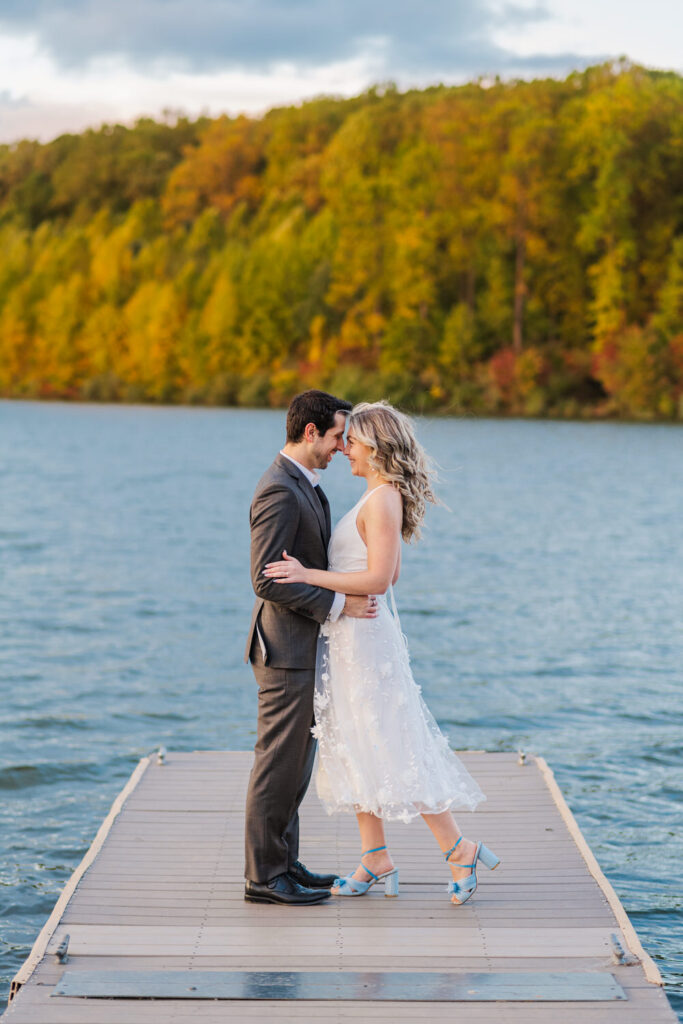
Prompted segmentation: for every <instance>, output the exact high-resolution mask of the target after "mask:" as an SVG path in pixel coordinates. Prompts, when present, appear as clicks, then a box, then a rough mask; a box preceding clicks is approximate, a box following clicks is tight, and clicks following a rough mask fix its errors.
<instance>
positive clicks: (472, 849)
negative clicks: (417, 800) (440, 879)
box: [422, 811, 477, 882]
mask: <svg viewBox="0 0 683 1024" xmlns="http://www.w3.org/2000/svg"><path fill="white" fill-rule="evenodd" d="M422 817H423V818H424V820H425V821H426V822H427V825H428V826H429V828H430V829H431V831H432V835H433V836H434V838H435V839H436V841H437V843H438V844H439V846H440V847H441V849H442V851H443V853H448V851H449V850H450V849H451V847H452V846H455V844H456V843H457V842H458V839H459V838H460V836H461V835H462V833H461V831H460V829H459V828H458V826H457V824H456V821H455V818H454V817H453V815H452V814H451V812H450V811H442V812H441V814H423V815H422ZM476 852H477V844H476V843H473V842H472V841H471V840H470V839H463V841H462V842H461V843H459V844H458V848H457V850H454V852H453V854H452V856H451V858H450V860H449V861H448V866H449V868H450V869H451V874H452V875H453V881H454V882H459V881H460V880H461V879H463V878H467V876H468V875H471V874H472V869H471V868H463V867H460V865H461V864H472V862H473V858H474V855H475V853H476Z"/></svg>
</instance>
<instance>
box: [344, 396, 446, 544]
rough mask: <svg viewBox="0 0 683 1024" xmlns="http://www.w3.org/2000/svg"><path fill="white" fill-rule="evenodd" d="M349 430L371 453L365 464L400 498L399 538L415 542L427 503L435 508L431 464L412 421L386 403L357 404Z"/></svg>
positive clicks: (351, 415) (433, 475) (435, 500)
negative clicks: (401, 505) (401, 501)
mask: <svg viewBox="0 0 683 1024" xmlns="http://www.w3.org/2000/svg"><path fill="white" fill-rule="evenodd" d="M348 426H349V430H350V431H353V434H354V437H355V438H356V439H357V440H358V441H360V443H361V444H364V445H367V446H368V448H370V450H371V455H370V457H369V459H368V463H369V464H370V466H371V467H372V468H373V469H374V470H375V472H376V473H379V475H380V476H381V477H383V478H384V479H385V480H387V481H388V482H389V483H392V484H393V485H394V487H396V489H397V490H398V491H399V492H400V494H401V496H402V498H403V523H402V524H401V536H402V537H403V539H404V540H405V541H410V540H413V539H415V540H417V539H418V538H419V536H420V526H421V524H422V520H423V519H424V516H425V511H426V507H427V502H428V501H429V502H431V503H432V504H434V505H436V504H437V502H438V499H437V497H436V495H435V494H434V491H433V490H432V480H433V479H435V477H436V474H435V472H434V468H433V464H432V460H431V459H430V458H429V456H428V455H427V453H426V452H425V450H424V448H423V447H422V445H421V444H420V443H419V441H418V440H417V438H416V437H415V431H414V429H413V423H412V420H411V419H410V418H409V417H408V416H406V415H405V414H404V413H402V412H399V411H398V409H394V407H393V406H392V405H389V403H388V402H385V401H381V402H360V403H359V404H358V405H355V406H354V407H353V409H352V410H351V412H350V414H349V421H348Z"/></svg>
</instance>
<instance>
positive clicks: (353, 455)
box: [344, 427, 374, 477]
mask: <svg viewBox="0 0 683 1024" xmlns="http://www.w3.org/2000/svg"><path fill="white" fill-rule="evenodd" d="M344 455H345V456H346V457H347V459H348V460H349V465H350V466H351V472H352V473H353V475H354V476H364V477H368V476H370V475H371V474H372V473H374V470H373V469H372V467H371V466H370V462H369V460H370V456H371V455H372V448H370V447H368V445H367V444H362V442H361V441H359V440H358V439H357V438H356V436H355V435H354V433H353V428H352V427H351V428H350V429H349V432H348V434H347V436H346V445H345V446H344Z"/></svg>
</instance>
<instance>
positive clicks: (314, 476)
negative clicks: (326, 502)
mask: <svg viewBox="0 0 683 1024" xmlns="http://www.w3.org/2000/svg"><path fill="white" fill-rule="evenodd" d="M280 455H284V457H285V458H286V459H289V461H290V462H293V463H294V465H295V466H296V467H297V469H300V470H301V472H302V473H303V474H304V476H305V477H306V479H307V480H308V482H309V483H310V485H311V487H317V486H318V484H319V483H320V473H316V471H315V470H314V469H308V467H307V466H302V465H301V463H300V462H297V460H296V459H293V458H292V456H291V455H288V454H287V452H283V451H281V452H280ZM321 504H322V502H321ZM345 603H346V595H345V594H335V595H334V601H333V602H332V607H331V608H330V614H329V615H328V616H327V621H328V622H336V621H337V619H338V618H339V616H340V615H341V613H342V611H343V610H344V604H345Z"/></svg>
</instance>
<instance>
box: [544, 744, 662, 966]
mask: <svg viewBox="0 0 683 1024" xmlns="http://www.w3.org/2000/svg"><path fill="white" fill-rule="evenodd" d="M534 760H535V762H536V764H537V765H538V768H539V771H540V772H541V775H542V776H543V778H544V780H545V783H546V785H547V787H548V789H549V790H550V794H551V796H552V798H553V800H554V801H555V804H556V805H557V809H558V811H559V812H560V815H561V816H562V819H563V821H564V823H565V825H566V826H567V828H568V830H569V834H570V835H571V837H572V839H573V840H574V842H575V843H576V845H577V847H578V848H579V853H580V854H581V856H582V857H583V859H584V861H585V862H586V867H587V868H588V870H589V872H590V873H591V875H592V876H593V878H594V879H595V881H596V882H597V883H598V885H599V886H600V888H601V889H602V892H603V893H604V896H605V899H606V900H607V902H608V903H609V905H610V907H611V908H612V912H613V914H614V916H615V917H616V919H617V922H618V924H619V927H620V928H621V931H622V934H623V936H624V939H625V940H626V944H627V946H628V948H629V950H630V951H631V953H633V954H634V955H635V956H637V957H638V959H639V960H640V963H641V966H642V968H643V972H644V974H645V978H646V980H647V981H649V982H650V983H651V984H653V985H663V984H664V979H663V978H662V975H661V973H660V970H659V968H658V967H657V964H656V963H655V962H654V960H653V959H652V957H651V956H650V954H649V953H646V952H645V950H644V949H643V946H642V944H641V941H640V939H639V938H638V933H637V932H636V930H635V928H634V927H633V925H632V924H631V922H630V920H629V917H628V914H627V913H626V911H625V910H624V908H623V906H622V904H621V900H620V899H619V897H618V896H617V894H616V892H615V891H614V889H613V887H612V884H611V882H610V881H609V879H608V878H607V876H606V875H605V874H604V872H603V870H602V868H601V867H600V865H599V864H598V862H597V860H596V858H595V854H594V853H593V851H592V850H591V848H590V846H589V845H588V843H587V842H586V840H585V838H584V836H583V833H582V832H581V829H580V828H579V825H578V822H577V820H576V818H575V817H574V815H573V814H572V812H571V810H570V809H569V804H568V803H567V801H566V800H565V798H564V796H563V795H562V790H561V789H560V787H559V786H558V784H557V781H556V779H555V776H554V774H553V771H552V769H551V768H550V767H549V766H548V763H547V762H546V760H545V758H543V757H539V756H538V755H534Z"/></svg>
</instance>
